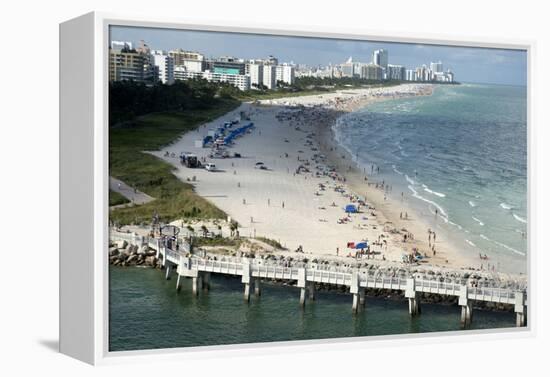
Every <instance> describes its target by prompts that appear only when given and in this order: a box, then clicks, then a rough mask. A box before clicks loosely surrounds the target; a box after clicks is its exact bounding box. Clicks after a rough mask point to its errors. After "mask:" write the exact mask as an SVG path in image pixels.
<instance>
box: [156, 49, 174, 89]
mask: <svg viewBox="0 0 550 377" xmlns="http://www.w3.org/2000/svg"><path fill="white" fill-rule="evenodd" d="M151 54H152V55H153V62H154V65H155V66H156V67H157V68H156V71H157V74H158V80H159V81H160V82H162V83H163V84H167V85H172V84H173V83H174V58H172V57H171V56H168V55H167V54H166V53H165V52H164V51H161V50H153V51H152V52H151Z"/></svg>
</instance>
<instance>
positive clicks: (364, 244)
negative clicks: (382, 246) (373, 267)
mask: <svg viewBox="0 0 550 377" xmlns="http://www.w3.org/2000/svg"><path fill="white" fill-rule="evenodd" d="M367 247H369V244H368V242H359V243H356V244H355V248H356V249H366V248H367Z"/></svg>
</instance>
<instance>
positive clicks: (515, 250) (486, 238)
mask: <svg viewBox="0 0 550 377" xmlns="http://www.w3.org/2000/svg"><path fill="white" fill-rule="evenodd" d="M479 236H480V237H481V238H483V239H484V240H486V241H491V242H493V243H494V244H496V245H498V246H500V247H503V248H505V249H507V250H510V251H512V252H514V253H516V254H519V255H523V256H525V253H524V252H523V251H519V250H517V249H514V248H513V247H511V246H508V245H505V244H503V243H502V242H498V241H495V240H492V239H490V238H489V237H487V236H486V235H484V234H480V235H479Z"/></svg>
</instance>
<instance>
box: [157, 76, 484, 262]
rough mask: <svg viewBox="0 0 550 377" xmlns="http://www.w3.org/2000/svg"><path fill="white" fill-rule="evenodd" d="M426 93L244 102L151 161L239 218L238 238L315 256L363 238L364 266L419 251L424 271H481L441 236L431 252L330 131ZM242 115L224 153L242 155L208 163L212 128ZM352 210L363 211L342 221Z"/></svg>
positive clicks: (392, 91) (343, 252) (411, 88)
mask: <svg viewBox="0 0 550 377" xmlns="http://www.w3.org/2000/svg"><path fill="white" fill-rule="evenodd" d="M432 90H433V87H432V86H431V85H416V84H407V85H399V86H395V87H385V88H369V89H353V90H351V89H350V90H344V91H339V92H334V93H327V94H323V95H314V96H303V97H292V98H284V99H278V100H269V101H267V100H266V101H262V102H261V103H254V104H252V103H243V104H242V105H241V106H240V107H239V108H238V109H236V110H234V111H233V112H231V113H228V114H226V115H225V116H224V117H222V118H219V119H216V120H215V121H213V122H211V123H208V124H204V125H202V126H201V127H200V128H199V129H198V130H196V131H194V132H189V133H187V134H185V135H183V136H182V137H181V138H180V139H178V140H176V141H174V143H172V144H171V145H169V146H167V147H166V148H165V149H163V150H162V151H159V152H155V153H154V154H155V155H156V156H158V157H159V158H163V159H165V160H166V161H168V162H169V163H171V164H173V165H174V166H175V167H176V171H175V174H176V175H177V176H178V177H179V178H180V179H182V180H183V181H186V182H192V183H193V184H194V185H195V190H196V192H197V193H198V194H199V195H201V196H203V197H204V198H206V199H208V200H209V201H211V202H212V203H213V204H215V205H216V206H218V207H219V208H220V209H222V210H223V211H225V212H226V213H227V214H228V215H229V216H230V217H231V219H232V220H235V221H237V222H238V223H239V225H240V227H239V232H240V235H242V236H247V237H267V238H270V239H273V240H276V241H278V242H279V243H281V244H282V245H283V246H285V247H286V248H287V249H288V253H293V252H294V251H295V250H296V249H299V248H301V249H302V250H303V251H304V254H310V255H314V256H316V257H323V258H330V259H332V258H347V257H349V256H353V257H354V256H355V253H356V251H357V249H352V248H348V243H350V242H353V243H359V242H365V241H366V242H368V243H369V245H370V251H371V252H373V253H372V254H371V255H370V256H367V255H363V256H362V259H363V260H365V261H367V260H371V261H372V262H374V263H378V264H382V265H384V264H401V263H402V261H403V257H404V255H410V254H411V253H413V251H417V252H418V254H419V255H421V256H422V258H421V264H422V265H425V266H427V265H431V266H440V267H447V268H479V264H480V263H479V259H475V258H474V259H472V258H471V257H470V258H468V257H466V256H465V255H463V254H462V253H461V252H460V250H458V249H456V248H455V247H453V245H452V244H451V243H450V242H448V240H446V239H445V238H444V236H443V235H440V234H437V239H436V241H435V246H434V248H432V245H434V242H433V238H432V237H430V242H429V240H428V229H429V225H428V224H426V223H424V222H423V221H422V219H419V218H416V217H415V215H414V211H413V210H412V209H411V208H410V207H409V206H408V204H407V201H408V200H410V199H408V198H404V199H403V200H402V201H398V200H395V199H390V198H388V197H387V196H386V195H385V190H386V189H387V188H386V187H383V185H382V183H381V182H378V181H377V178H376V173H374V174H372V175H371V174H366V173H365V172H363V170H362V168H359V167H357V166H356V165H355V164H354V163H353V161H352V158H351V156H350V155H349V153H347V152H346V151H345V150H344V149H343V148H341V147H340V146H339V145H338V144H337V142H336V141H335V139H334V135H333V133H332V129H331V127H332V125H333V124H334V122H335V121H336V119H337V117H339V116H341V115H342V114H344V113H346V112H349V111H354V110H356V109H358V108H361V107H363V106H365V105H367V104H368V103H370V102H372V101H380V100H391V99H393V98H402V97H405V96H415V95H430V94H431V92H432ZM241 111H244V112H245V113H246V114H248V115H249V117H250V121H251V122H253V123H254V126H255V127H254V128H253V129H252V131H251V132H249V133H246V134H244V135H242V136H241V137H239V138H236V139H235V140H234V143H233V145H231V146H230V147H229V148H228V149H227V150H228V152H230V153H231V154H233V153H239V154H240V155H241V156H242V157H240V158H210V157H209V154H210V153H211V149H210V148H200V147H196V146H195V145H196V141H198V140H202V139H203V138H204V137H205V136H206V135H207V134H208V131H209V130H212V129H215V128H217V127H218V126H220V125H221V124H223V122H224V121H230V120H233V119H236V118H238V117H239V114H240V112H241ZM242 123H247V122H246V121H243V122H241V124H242ZM166 152H168V154H167V153H166ZM182 152H187V153H193V154H195V155H197V156H198V157H199V159H200V160H201V163H202V164H203V165H204V164H206V163H214V164H215V165H216V171H208V170H205V169H191V168H187V167H185V166H183V165H181V164H180V162H179V158H178V156H179V155H180V153H182ZM260 163H262V164H260ZM260 166H264V167H265V169H260V168H259V167H260ZM349 204H353V205H355V206H356V207H358V209H359V212H358V213H351V214H346V212H345V210H344V208H345V207H346V206H347V205H349ZM404 213H406V214H407V218H406V219H405V218H404V217H405V216H403V214H404ZM434 250H435V255H434Z"/></svg>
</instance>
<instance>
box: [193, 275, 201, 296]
mask: <svg viewBox="0 0 550 377" xmlns="http://www.w3.org/2000/svg"><path fill="white" fill-rule="evenodd" d="M201 289H202V275H201V274H197V276H195V277H193V295H195V296H198V295H199V291H200V290H201Z"/></svg>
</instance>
